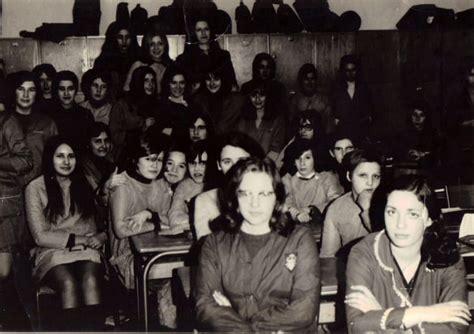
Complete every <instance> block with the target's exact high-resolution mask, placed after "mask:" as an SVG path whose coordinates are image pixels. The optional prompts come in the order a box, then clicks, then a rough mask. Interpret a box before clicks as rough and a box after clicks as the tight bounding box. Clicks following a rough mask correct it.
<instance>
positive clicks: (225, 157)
mask: <svg viewBox="0 0 474 334" xmlns="http://www.w3.org/2000/svg"><path fill="white" fill-rule="evenodd" d="M248 157H250V154H249V153H248V152H247V151H245V150H243V149H241V148H240V147H236V146H231V145H226V146H224V148H223V149H222V151H221V157H220V160H219V161H218V162H217V168H218V169H219V170H221V171H222V173H224V174H226V173H227V172H228V171H229V169H231V168H232V166H233V165H234V164H235V163H236V162H237V161H239V160H241V159H245V158H248Z"/></svg>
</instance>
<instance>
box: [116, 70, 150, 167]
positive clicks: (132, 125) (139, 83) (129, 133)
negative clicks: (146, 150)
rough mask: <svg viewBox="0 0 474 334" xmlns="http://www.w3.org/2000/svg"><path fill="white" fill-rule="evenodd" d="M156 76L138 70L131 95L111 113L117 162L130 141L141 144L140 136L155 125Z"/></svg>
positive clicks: (132, 83) (131, 85)
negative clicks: (138, 141) (139, 141)
mask: <svg viewBox="0 0 474 334" xmlns="http://www.w3.org/2000/svg"><path fill="white" fill-rule="evenodd" d="M155 76H156V74H155V72H154V71H153V70H152V69H151V68H149V67H147V66H141V67H139V68H137V69H136V70H135V71H134V72H133V75H132V80H131V82H130V92H129V94H128V95H127V96H125V97H123V98H121V99H120V100H118V101H117V103H115V104H114V106H113V108H112V111H111V113H110V123H109V128H110V133H111V135H112V142H113V144H114V153H113V156H114V159H115V160H117V159H120V157H121V154H122V153H123V150H124V149H125V145H126V143H127V142H133V141H137V140H138V138H139V137H140V134H141V133H143V132H145V131H146V130H147V129H148V128H149V127H150V126H151V125H153V124H154V123H155V119H154V115H155V113H156V78H155Z"/></svg>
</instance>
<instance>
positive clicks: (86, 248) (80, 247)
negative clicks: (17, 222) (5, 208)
mask: <svg viewBox="0 0 474 334" xmlns="http://www.w3.org/2000/svg"><path fill="white" fill-rule="evenodd" d="M42 171H43V175H41V176H40V177H38V178H36V179H35V180H33V181H32V182H31V183H30V184H29V185H28V186H27V188H26V194H25V197H26V214H27V219H28V225H29V227H30V231H31V233H32V235H33V238H34V240H35V242H36V247H35V249H34V262H33V263H34V265H33V276H34V278H35V279H36V280H37V281H38V282H41V284H46V285H48V286H50V287H51V288H53V289H54V290H55V291H56V293H57V294H58V296H59V297H60V301H61V308H62V309H63V311H64V317H61V319H64V321H65V322H66V326H67V327H66V328H67V329H69V330H78V329H79V328H84V326H82V325H81V326H79V324H78V320H79V318H78V315H79V314H82V315H83V316H85V314H87V316H85V317H86V318H87V319H88V323H89V322H90V326H91V327H89V325H86V326H87V328H91V329H92V328H95V330H100V327H97V326H100V325H101V323H100V321H101V319H100V312H99V310H98V308H99V304H100V303H101V301H102V296H101V288H100V277H101V261H100V253H99V250H98V249H99V248H100V247H101V246H102V244H103V242H104V239H102V238H100V237H99V235H100V233H99V232H98V231H97V227H96V222H95V217H94V215H95V204H94V193H93V191H92V189H91V187H90V185H89V183H88V182H87V180H86V178H85V177H84V174H83V173H82V170H81V168H80V160H79V156H78V155H77V149H75V146H74V144H73V143H72V142H71V141H70V140H68V139H66V138H62V137H59V136H56V137H52V138H50V139H49V140H48V142H47V144H46V146H45V149H44V154H43V165H42ZM81 306H83V307H81ZM102 320H103V319H102ZM102 324H103V322H102Z"/></svg>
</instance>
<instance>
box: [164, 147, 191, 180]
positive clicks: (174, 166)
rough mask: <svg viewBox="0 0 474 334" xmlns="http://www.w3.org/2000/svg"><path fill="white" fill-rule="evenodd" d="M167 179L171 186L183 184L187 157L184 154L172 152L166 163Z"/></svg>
mask: <svg viewBox="0 0 474 334" xmlns="http://www.w3.org/2000/svg"><path fill="white" fill-rule="evenodd" d="M165 168H166V170H165V179H166V181H168V182H169V183H171V184H176V183H178V182H181V181H182V180H183V179H184V176H185V175H186V156H185V155H184V153H183V152H177V151H174V152H170V154H169V156H168V160H167V161H166V167H165Z"/></svg>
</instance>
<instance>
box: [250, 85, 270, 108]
mask: <svg viewBox="0 0 474 334" xmlns="http://www.w3.org/2000/svg"><path fill="white" fill-rule="evenodd" d="M266 99H267V97H266V96H265V94H264V93H263V92H262V91H259V90H257V91H254V92H252V94H250V101H251V102H252V105H253V106H254V108H255V109H257V110H258V109H263V108H264V107H265V101H266Z"/></svg>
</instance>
